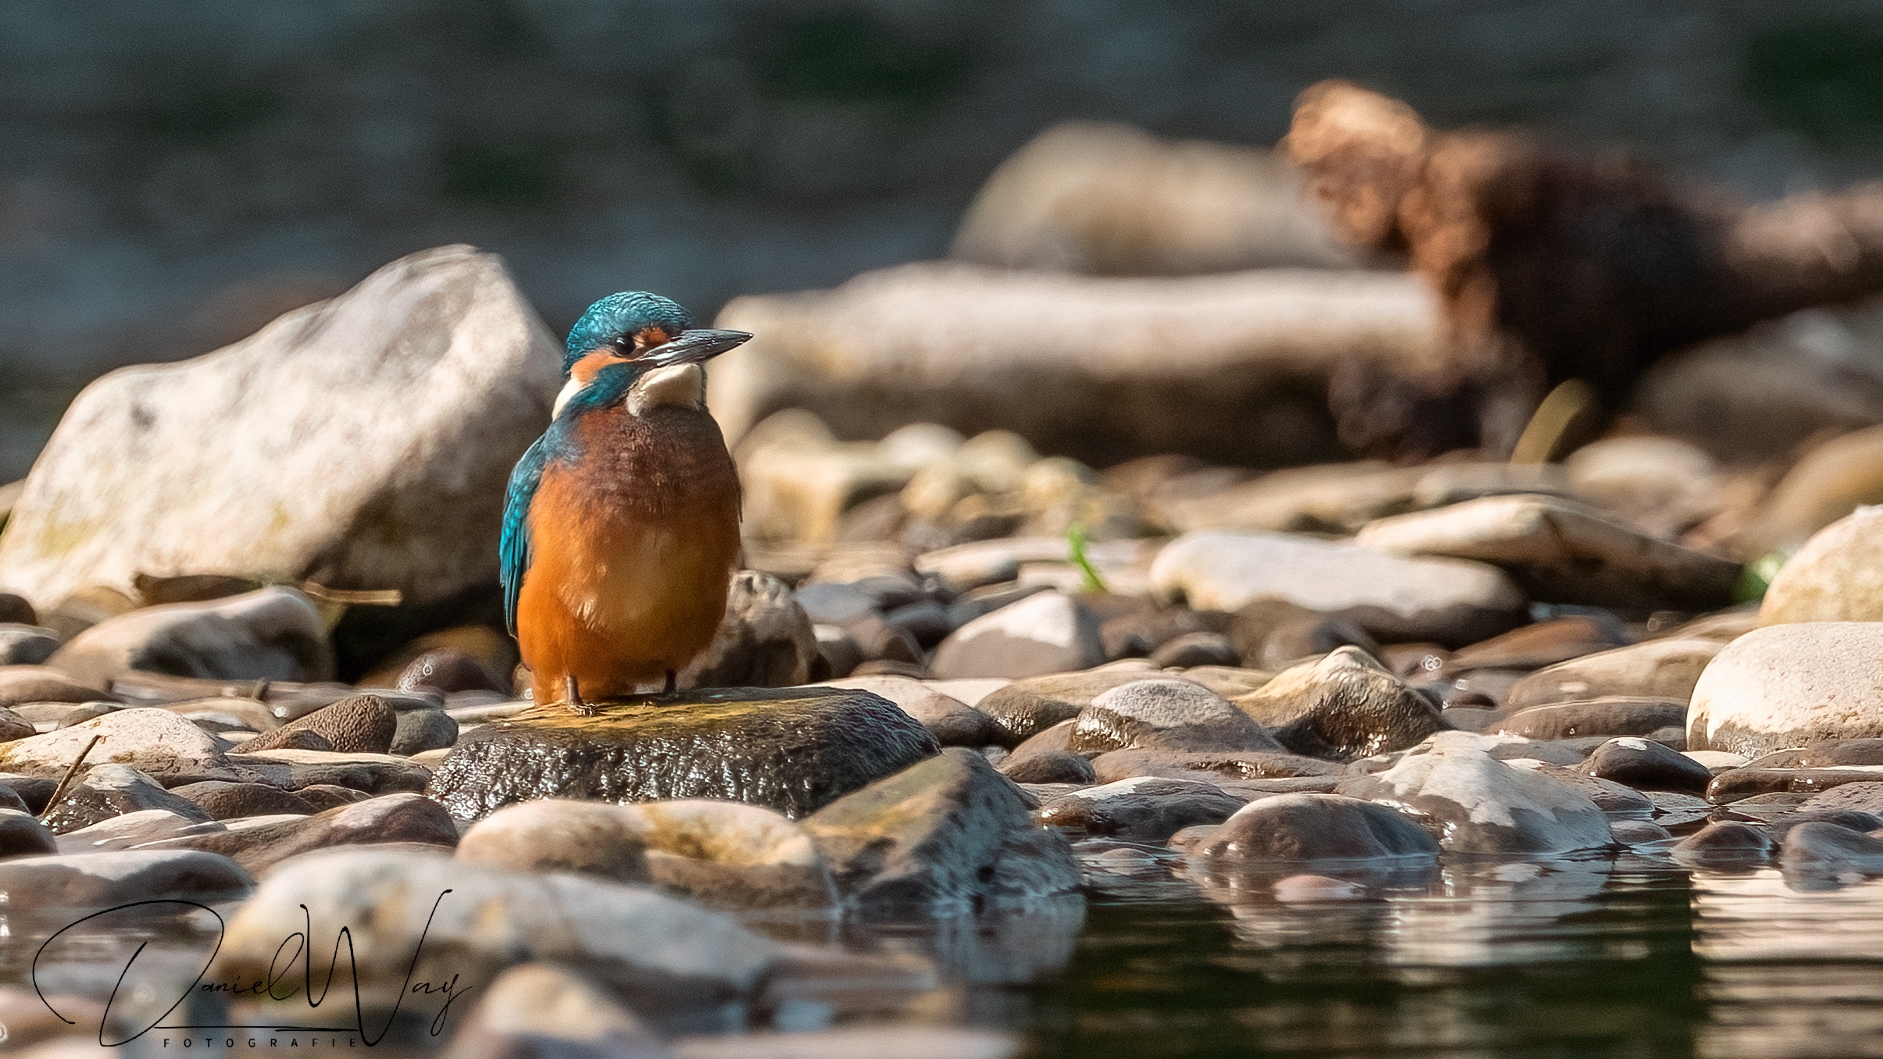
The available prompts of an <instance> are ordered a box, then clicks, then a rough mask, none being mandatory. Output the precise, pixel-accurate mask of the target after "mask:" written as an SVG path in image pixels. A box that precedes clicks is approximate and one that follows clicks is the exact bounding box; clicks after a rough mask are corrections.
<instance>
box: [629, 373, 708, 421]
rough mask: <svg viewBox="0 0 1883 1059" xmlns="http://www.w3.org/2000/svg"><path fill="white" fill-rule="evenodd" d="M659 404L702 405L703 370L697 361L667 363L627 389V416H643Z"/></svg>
mask: <svg viewBox="0 0 1883 1059" xmlns="http://www.w3.org/2000/svg"><path fill="white" fill-rule="evenodd" d="M662 405H678V406H679V407H681V408H694V409H698V408H704V407H705V406H706V372H705V371H704V370H703V369H702V368H701V367H700V366H699V365H698V364H671V365H668V366H667V367H664V368H655V369H654V370H653V371H650V372H648V373H647V374H646V375H644V376H642V377H641V379H640V380H639V381H637V382H636V383H635V384H634V386H633V388H632V389H630V390H629V391H628V414H630V415H637V416H639V415H646V414H647V413H648V411H649V410H651V409H655V408H659V407H660V406H662Z"/></svg>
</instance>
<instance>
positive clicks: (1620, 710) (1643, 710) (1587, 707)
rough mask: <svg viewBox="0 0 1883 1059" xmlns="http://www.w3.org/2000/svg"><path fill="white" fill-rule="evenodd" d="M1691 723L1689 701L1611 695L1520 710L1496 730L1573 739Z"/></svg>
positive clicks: (1640, 733) (1647, 732)
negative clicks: (1688, 712)
mask: <svg viewBox="0 0 1883 1059" xmlns="http://www.w3.org/2000/svg"><path fill="white" fill-rule="evenodd" d="M1686 724H1687V704H1686V703H1684V702H1675V701H1673V700H1671V699H1655V698H1640V697H1637V696H1632V695H1608V696H1604V697H1602V698H1599V699H1583V700H1579V701H1575V702H1553V703H1550V704H1548V705H1546V706H1532V707H1530V708H1528V709H1523V710H1517V711H1516V712H1514V713H1512V714H1510V716H1508V717H1506V718H1504V719H1503V720H1501V721H1499V722H1498V723H1497V724H1496V725H1494V726H1493V727H1492V731H1496V732H1501V733H1503V734H1505V735H1520V736H1523V737H1524V738H1525V739H1570V738H1574V737H1577V736H1588V735H1606V736H1622V735H1638V736H1646V735H1650V734H1652V733H1654V732H1657V731H1659V730H1660V729H1662V728H1668V727H1678V728H1681V729H1682V730H1683V731H1684V730H1685V728H1686Z"/></svg>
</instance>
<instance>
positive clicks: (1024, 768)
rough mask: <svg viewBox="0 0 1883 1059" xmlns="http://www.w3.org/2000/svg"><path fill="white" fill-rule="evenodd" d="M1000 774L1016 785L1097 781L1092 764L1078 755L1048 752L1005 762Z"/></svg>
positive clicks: (1054, 751)
mask: <svg viewBox="0 0 1883 1059" xmlns="http://www.w3.org/2000/svg"><path fill="white" fill-rule="evenodd" d="M997 767H998V768H999V769H1000V773H1001V775H1003V776H1006V777H1007V778H1008V779H1010V780H1012V781H1014V782H1015V783H1093V782H1095V781H1096V780H1097V776H1096V774H1095V773H1094V772H1093V771H1092V763H1091V762H1089V761H1087V760H1086V759H1084V758H1082V757H1080V756H1079V755H1077V754H1068V753H1066V752H1064V751H1058V750H1048V751H1044V752H1042V753H1038V754H1032V755H1029V756H1027V757H1023V758H1020V759H1019V760H1018V761H1015V762H1012V763H1011V764H1009V763H1006V762H1003V763H1002V764H1001V765H1000V766H997Z"/></svg>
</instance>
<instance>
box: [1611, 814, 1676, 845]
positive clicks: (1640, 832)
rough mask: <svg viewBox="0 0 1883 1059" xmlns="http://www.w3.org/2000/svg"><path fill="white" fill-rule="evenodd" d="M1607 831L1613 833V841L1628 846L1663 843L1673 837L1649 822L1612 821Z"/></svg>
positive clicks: (1657, 825)
mask: <svg viewBox="0 0 1883 1059" xmlns="http://www.w3.org/2000/svg"><path fill="white" fill-rule="evenodd" d="M1608 829H1609V830H1610V831H1612V832H1614V834H1615V841H1617V842H1620V843H1622V844H1623V845H1628V846H1639V845H1643V844H1645V843H1648V842H1665V841H1667V840H1668V839H1671V838H1673V837H1674V835H1673V833H1672V832H1670V831H1669V830H1667V829H1666V828H1664V827H1662V826H1661V825H1660V824H1657V823H1654V822H1653V821H1650V820H1613V821H1610V822H1609V825H1608Z"/></svg>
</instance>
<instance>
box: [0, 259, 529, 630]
mask: <svg viewBox="0 0 1883 1059" xmlns="http://www.w3.org/2000/svg"><path fill="white" fill-rule="evenodd" d="M560 363H561V355H560V344H559V343H558V342H557V341H556V340H555V338H554V336H552V335H551V334H550V333H549V331H548V330H547V329H546V328H545V327H544V326H543V324H542V322H541V321H540V320H539V319H537V317H536V314H535V312H534V311H533V310H532V309H531V308H530V306H529V304H528V303H527V302H525V301H524V299H523V296H522V295H521V294H520V293H519V292H518V291H517V289H516V287H515V285H514V284H513V283H512V282H511V280H510V276H509V274H508V273H507V272H506V271H505V270H504V267H503V263H502V262H501V261H500V260H499V259H498V258H497V257H496V256H494V255H491V254H485V253H480V252H479V251H477V250H474V249H472V248H471V247H466V246H449V247H441V248H438V249H435V250H428V251H424V252H422V253H418V254H413V255H411V256H409V257H405V258H401V259H400V260H398V261H395V262H393V263H391V264H390V265H387V266H386V267H384V268H382V269H380V270H379V271H378V272H375V273H373V274H372V275H371V276H368V277H367V278H366V279H365V280H363V281H361V283H360V284H359V285H358V286H357V287H354V288H353V289H352V290H350V291H348V292H347V293H345V294H342V295H340V296H339V297H337V298H334V299H332V300H331V301H327V302H322V303H318V304H315V305H310V306H307V307H305V308H302V309H297V310H295V311H294V312H291V313H289V314H287V315H285V316H283V317H281V318H279V319H277V320H275V321H274V322H273V323H270V324H269V325H268V326H266V327H264V328H262V329H261V330H260V331H258V332H256V333H255V334H254V335H252V336H250V337H249V338H246V339H244V340H242V341H241V342H238V343H236V344H235V345H232V346H228V347H226V348H224V349H220V350H217V351H216V352H214V353H210V354H207V355H205V356H202V357H198V358H196V359H194V360H187V361H182V362H179V363H176V364H149V365H141V366H138V367H131V368H125V369H122V370H120V371H115V372H112V373H111V374H109V375H107V376H105V377H104V378H102V379H99V380H98V381H97V382H94V383H92V384H91V385H90V386H89V387H87V388H86V389H85V391H84V392H83V393H81V394H79V396H78V398H77V399H76V400H74V401H73V402H72V406H71V408H69V409H68V410H67V411H66V414H65V418H64V419H63V420H62V421H61V422H60V424H59V428H58V430H57V431H56V432H55V433H54V434H53V436H52V440H51V441H49V442H47V444H46V448H45V451H44V452H43V453H41V455H40V457H39V462H38V463H37V464H35V465H34V468H33V473H32V475H31V477H30V478H28V479H27V483H26V489H25V492H24V493H23V494H22V495H21V497H20V499H19V503H18V504H17V505H16V506H15V507H14V509H13V513H12V517H11V518H10V519H9V520H8V522H7V527H6V532H5V534H4V535H0V585H5V586H7V588H8V589H10V590H12V591H15V592H18V593H20V594H21V595H24V596H26V597H27V598H28V599H30V600H32V601H33V602H34V603H35V604H36V605H37V606H38V607H39V608H40V609H41V610H42V611H43V610H48V609H51V608H52V607H54V606H55V605H57V604H58V603H59V602H60V601H61V600H62V599H64V598H65V597H66V596H68V595H70V594H71V593H73V592H75V591H77V590H78V589H81V588H84V587H87V586H94V585H102V586H109V587H113V588H116V589H119V590H122V591H124V592H126V593H127V594H128V593H131V592H133V591H134V589H133V579H134V578H135V577H136V575H138V574H140V573H142V574H149V575H154V576H169V575H179V574H206V573H217V574H230V575H237V576H242V577H251V578H258V579H265V580H275V581H281V580H286V581H301V580H311V581H315V582H318V583H320V584H322V585H326V586H328V587H333V588H355V589H397V590H399V591H400V592H401V593H403V595H404V599H405V601H406V602H407V603H419V604H422V603H426V602H431V601H435V600H440V599H445V598H448V597H450V596H452V595H454V594H455V593H457V592H459V591H461V590H463V589H466V588H468V587H472V586H475V585H479V584H483V583H486V582H494V581H495V580H496V571H497V533H496V528H497V525H498V522H499V520H500V518H501V515H502V509H503V495H504V487H505V484H506V482H507V481H508V477H509V474H510V469H511V467H512V466H513V465H514V464H515V463H516V459H517V457H518V456H519V455H520V454H521V453H522V452H523V450H524V449H525V448H526V447H528V445H529V443H530V442H531V441H532V440H533V439H534V438H535V437H536V436H537V435H539V434H540V433H542V430H543V427H544V426H545V425H546V424H547V422H548V420H549V411H550V404H551V402H552V401H553V400H554V398H555V394H556V391H557V389H558V387H559V385H560Z"/></svg>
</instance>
